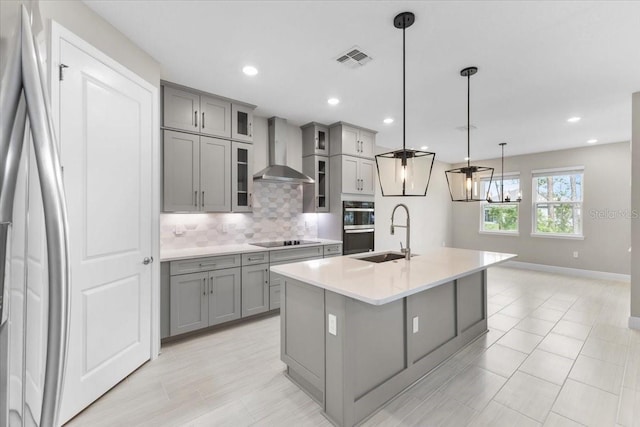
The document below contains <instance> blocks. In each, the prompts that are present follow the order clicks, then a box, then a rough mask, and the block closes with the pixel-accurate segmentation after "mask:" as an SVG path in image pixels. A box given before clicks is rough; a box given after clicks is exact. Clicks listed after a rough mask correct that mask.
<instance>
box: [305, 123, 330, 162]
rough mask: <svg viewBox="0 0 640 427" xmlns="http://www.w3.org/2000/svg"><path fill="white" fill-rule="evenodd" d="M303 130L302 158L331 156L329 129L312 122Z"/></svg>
mask: <svg viewBox="0 0 640 427" xmlns="http://www.w3.org/2000/svg"><path fill="white" fill-rule="evenodd" d="M300 128H301V129H302V156H303V157H305V156H314V155H318V156H328V155H329V128H328V127H327V126H325V125H321V124H319V123H315V122H311V123H307V124H306V125H304V126H301V127H300Z"/></svg>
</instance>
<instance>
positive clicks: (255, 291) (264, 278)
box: [242, 264, 269, 317]
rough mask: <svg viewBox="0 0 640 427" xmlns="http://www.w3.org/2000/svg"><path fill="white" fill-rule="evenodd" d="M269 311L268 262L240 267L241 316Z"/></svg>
mask: <svg viewBox="0 0 640 427" xmlns="http://www.w3.org/2000/svg"><path fill="white" fill-rule="evenodd" d="M265 311H269V264H258V265H249V266H246V267H242V317H246V316H252V315H254V314H258V313H263V312H265Z"/></svg>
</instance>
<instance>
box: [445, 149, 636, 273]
mask: <svg viewBox="0 0 640 427" xmlns="http://www.w3.org/2000/svg"><path fill="white" fill-rule="evenodd" d="M507 147H508V146H507ZM496 150H497V149H496ZM629 157H630V144H629V143H628V142H622V143H615V144H603V145H595V146H586V147H583V148H576V149H570V150H559V151H551V152H545V153H538V154H530V155H523V156H514V157H505V172H520V187H521V189H522V195H523V200H522V202H521V203H520V233H519V236H517V237H516V236H501V235H487V234H480V233H479V228H480V211H479V209H480V207H479V204H477V203H454V208H453V245H454V246H456V247H461V248H469V249H483V250H492V251H499V252H509V253H515V254H518V259H517V261H521V262H529V263H535V264H546V265H552V266H559V267H568V268H578V269H584V270H594V271H604V272H611V273H619V274H629V269H630V254H629V246H630V245H631V239H630V236H629V227H630V224H629V223H630V219H629V217H628V216H625V214H629V213H630V208H631V201H630V198H629V196H628V194H629V193H628V188H629V182H630V180H631V168H630V166H631V165H630V162H629ZM639 162H640V160H639ZM480 163H481V164H482V166H493V167H494V168H496V174H499V173H500V172H501V169H500V159H494V160H483V161H482V162H480ZM570 166H584V206H583V217H584V219H583V234H584V240H573V239H559V238H543V237H532V236H531V229H532V228H531V227H532V214H531V205H532V196H531V187H532V185H531V171H532V170H534V169H547V168H560V167H570ZM601 212H602V213H603V215H605V216H607V218H604V219H600V218H597V214H598V213H601ZM619 212H622V214H619ZM638 246H639V247H640V243H638ZM574 251H578V254H579V257H578V258H577V259H576V258H574V257H573V252H574ZM636 264H637V263H636Z"/></svg>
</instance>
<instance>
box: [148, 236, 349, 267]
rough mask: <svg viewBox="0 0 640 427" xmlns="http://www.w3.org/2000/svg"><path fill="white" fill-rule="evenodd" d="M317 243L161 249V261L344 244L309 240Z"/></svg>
mask: <svg viewBox="0 0 640 427" xmlns="http://www.w3.org/2000/svg"><path fill="white" fill-rule="evenodd" d="M309 240H313V241H314V242H317V243H311V244H307V245H293V246H280V247H276V248H263V247H261V246H255V245H251V244H249V243H243V244H237V245H217V246H203V247H198V248H183V249H163V248H160V261H162V262H164V261H177V260H181V259H191V258H201V257H205V256H217V255H233V254H244V253H250V252H264V251H277V250H282V249H294V248H306V247H310V246H322V245H331V244H336V243H340V244H341V243H342V242H341V241H340V240H328V239H309Z"/></svg>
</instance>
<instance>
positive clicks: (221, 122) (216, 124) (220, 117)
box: [200, 95, 231, 138]
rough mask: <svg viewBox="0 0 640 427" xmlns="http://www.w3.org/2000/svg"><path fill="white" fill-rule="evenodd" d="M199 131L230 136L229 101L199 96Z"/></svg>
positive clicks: (225, 136)
mask: <svg viewBox="0 0 640 427" xmlns="http://www.w3.org/2000/svg"><path fill="white" fill-rule="evenodd" d="M200 110H201V112H200V132H201V133H203V134H206V135H211V136H220V137H224V138H229V137H230V136H231V102H229V101H225V100H223V99H219V98H214V97H212V96H204V95H202V96H200Z"/></svg>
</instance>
